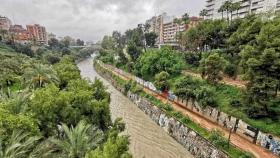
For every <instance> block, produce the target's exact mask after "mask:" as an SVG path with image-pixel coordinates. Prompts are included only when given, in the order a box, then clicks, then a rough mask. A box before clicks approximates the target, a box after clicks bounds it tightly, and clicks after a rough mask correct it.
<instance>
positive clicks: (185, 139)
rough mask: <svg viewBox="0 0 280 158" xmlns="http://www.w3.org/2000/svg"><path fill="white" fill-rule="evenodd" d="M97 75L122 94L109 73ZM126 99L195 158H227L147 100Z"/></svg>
mask: <svg viewBox="0 0 280 158" xmlns="http://www.w3.org/2000/svg"><path fill="white" fill-rule="evenodd" d="M98 73H99V74H100V75H101V76H102V77H104V78H105V79H106V80H108V81H109V82H111V83H112V85H113V86H114V87H115V88H116V89H117V90H119V91H120V92H122V93H124V92H125V90H124V88H123V87H120V86H119V85H118V84H117V83H116V82H115V81H114V80H113V79H112V77H111V74H110V73H106V72H100V71H98ZM126 95H127V97H128V98H129V99H130V100H131V101H132V102H133V103H134V104H135V105H136V106H137V107H138V108H139V109H141V110H142V111H143V112H144V113H145V114H146V115H148V116H149V117H150V118H151V119H152V120H153V121H154V122H155V123H157V124H158V125H159V126H160V127H161V128H163V130H164V131H165V132H167V133H168V134H169V135H170V136H172V137H173V138H174V139H175V140H176V141H177V142H179V143H180V144H181V145H182V146H183V147H184V148H185V149H186V150H187V151H189V152H190V153H191V154H192V155H194V156H195V157H200V158H228V156H227V155H226V154H225V153H224V152H222V151H221V150H219V149H217V148H216V147H215V146H213V145H212V144H211V143H210V142H209V141H208V140H206V139H204V138H203V137H202V136H200V135H199V134H198V133H196V132H195V131H193V130H192V129H190V128H188V127H186V126H185V125H184V124H182V123H181V122H179V121H177V120H176V119H175V118H173V117H168V116H166V115H165V113H164V111H162V110H161V109H160V108H158V107H157V106H155V105H153V104H151V103H150V102H149V101H148V100H147V99H145V98H143V97H141V96H138V95H136V94H133V93H131V92H128V93H127V94H126Z"/></svg>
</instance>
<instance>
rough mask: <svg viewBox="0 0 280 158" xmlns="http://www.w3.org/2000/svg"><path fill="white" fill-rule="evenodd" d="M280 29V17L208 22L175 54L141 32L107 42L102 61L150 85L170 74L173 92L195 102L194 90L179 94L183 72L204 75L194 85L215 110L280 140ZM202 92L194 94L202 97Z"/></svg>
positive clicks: (185, 39) (184, 40) (187, 37)
mask: <svg viewBox="0 0 280 158" xmlns="http://www.w3.org/2000/svg"><path fill="white" fill-rule="evenodd" d="M279 28H280V17H279V16H278V15H273V16H271V15H269V14H268V15H254V14H251V15H248V16H247V17H245V18H243V19H239V18H237V19H232V20H224V19H221V20H204V21H201V22H200V23H199V24H198V25H197V26H195V27H192V28H190V29H189V30H187V31H186V32H182V33H181V34H182V38H180V39H178V40H179V43H180V44H181V47H180V49H179V50H174V49H172V48H170V47H169V48H168V47H162V48H161V49H156V48H152V47H147V46H146V45H145V40H146V39H145V38H144V37H145V36H144V34H145V29H144V30H143V29H141V27H140V28H139V27H138V28H136V29H132V30H128V31H127V32H125V33H124V34H123V35H122V34H121V33H118V36H114V35H112V36H106V37H104V39H103V41H102V51H101V52H100V55H99V57H98V59H100V60H101V61H103V62H105V63H108V64H112V65H115V66H116V67H118V68H121V69H123V70H125V71H127V72H130V73H133V74H135V75H137V76H138V77H141V78H143V79H145V80H148V81H151V82H154V81H155V77H156V75H157V74H159V73H162V72H167V73H168V74H169V75H170V76H169V78H168V82H165V83H169V84H170V85H168V87H170V90H172V91H173V92H176V91H177V92H178V91H179V90H180V92H178V93H181V94H180V96H181V97H182V98H188V97H190V96H189V91H190V89H187V88H185V89H178V84H180V82H181V79H182V78H184V76H185V75H183V73H182V74H181V72H182V71H184V70H186V71H190V72H194V73H200V74H201V77H202V78H203V79H202V80H201V79H198V78H196V76H189V78H191V79H192V80H195V82H194V83H193V82H191V84H194V85H195V87H198V89H203V91H207V92H209V93H210V94H211V95H209V96H210V97H209V98H208V100H211V102H212V103H213V105H214V104H215V105H214V106H215V107H217V108H218V109H219V110H221V111H223V112H226V113H228V114H230V115H232V116H235V117H237V118H240V119H242V120H244V121H245V122H247V123H249V124H250V125H251V126H253V127H255V128H258V129H259V130H261V131H263V132H268V133H271V134H274V135H277V136H280V130H279V128H278V125H279V123H280V118H279V116H280V98H279V93H278V91H279V87H280V86H279V84H280V79H279V72H280V65H279V61H280V55H279V50H278V47H279V42H277V41H278V40H279V38H280V36H279V34H278V33H277V32H279ZM115 34H116V32H115ZM132 46H135V47H132ZM224 77H228V78H232V79H233V80H234V79H238V80H240V79H243V80H245V81H246V82H244V83H246V85H245V88H244V89H243V88H238V87H234V86H231V85H226V84H222V83H221V81H222V79H223V78H224ZM176 85H177V87H176ZM188 85H189V83H188V82H186V83H185V85H184V86H185V87H188ZM192 90H193V89H191V91H192ZM210 91H211V92H210ZM198 92H199V90H198V91H195V92H194V93H196V94H192V95H193V96H194V97H199V95H198V94H197V93H198ZM178 93H177V94H178ZM205 95H206V94H205ZM196 99H197V98H196ZM209 106H211V105H209Z"/></svg>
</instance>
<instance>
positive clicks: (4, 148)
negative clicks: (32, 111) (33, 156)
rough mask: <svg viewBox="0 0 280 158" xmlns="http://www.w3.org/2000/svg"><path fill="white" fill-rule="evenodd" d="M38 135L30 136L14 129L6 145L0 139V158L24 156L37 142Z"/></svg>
mask: <svg viewBox="0 0 280 158" xmlns="http://www.w3.org/2000/svg"><path fill="white" fill-rule="evenodd" d="M39 140H40V137H36V136H30V135H29V134H27V133H24V132H23V131H14V132H13V133H12V136H11V138H10V140H9V141H8V144H7V145H4V144H3V142H2V141H1V140H0V157H1V158H25V157H28V156H29V154H30V153H31V152H32V150H33V148H34V147H35V146H36V145H37V144H38V141H39Z"/></svg>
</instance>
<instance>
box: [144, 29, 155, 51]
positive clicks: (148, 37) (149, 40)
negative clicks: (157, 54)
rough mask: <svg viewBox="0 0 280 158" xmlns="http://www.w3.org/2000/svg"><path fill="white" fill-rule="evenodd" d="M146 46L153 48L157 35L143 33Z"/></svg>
mask: <svg viewBox="0 0 280 158" xmlns="http://www.w3.org/2000/svg"><path fill="white" fill-rule="evenodd" d="M145 39H146V43H147V46H149V47H154V46H155V43H156V39H157V34H156V33H154V32H150V33H145Z"/></svg>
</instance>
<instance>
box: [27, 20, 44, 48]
mask: <svg viewBox="0 0 280 158" xmlns="http://www.w3.org/2000/svg"><path fill="white" fill-rule="evenodd" d="M26 28H27V31H28V32H29V33H30V36H31V39H32V40H34V41H36V42H37V43H41V44H47V43H48V39H47V32H46V28H45V27H44V26H40V25H39V24H35V25H26Z"/></svg>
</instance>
